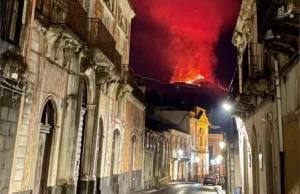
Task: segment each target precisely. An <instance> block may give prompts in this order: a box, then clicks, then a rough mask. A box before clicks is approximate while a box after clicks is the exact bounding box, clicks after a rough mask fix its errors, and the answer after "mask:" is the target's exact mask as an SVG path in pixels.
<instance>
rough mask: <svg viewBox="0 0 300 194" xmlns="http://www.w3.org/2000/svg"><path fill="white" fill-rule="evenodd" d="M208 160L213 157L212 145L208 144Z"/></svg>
mask: <svg viewBox="0 0 300 194" xmlns="http://www.w3.org/2000/svg"><path fill="white" fill-rule="evenodd" d="M208 152H209V161H210V160H212V159H213V158H214V146H208Z"/></svg>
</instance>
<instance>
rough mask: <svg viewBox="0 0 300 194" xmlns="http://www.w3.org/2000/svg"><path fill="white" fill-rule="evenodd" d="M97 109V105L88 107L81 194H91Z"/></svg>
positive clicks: (80, 186)
mask: <svg viewBox="0 0 300 194" xmlns="http://www.w3.org/2000/svg"><path fill="white" fill-rule="evenodd" d="M95 107H96V105H94V104H89V105H87V117H86V128H85V129H84V132H85V135H84V146H83V154H84V155H83V161H82V162H83V164H82V165H83V166H82V175H81V177H80V183H79V184H80V185H79V193H80V194H88V193H89V180H90V179H91V177H90V169H91V159H92V143H93V129H94V115H95ZM89 194H90V193H89ZM91 194H92V193H91Z"/></svg>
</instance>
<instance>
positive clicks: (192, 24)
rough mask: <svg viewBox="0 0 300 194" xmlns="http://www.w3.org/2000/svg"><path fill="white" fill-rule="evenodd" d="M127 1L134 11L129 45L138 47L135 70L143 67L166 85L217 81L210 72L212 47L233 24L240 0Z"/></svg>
mask: <svg viewBox="0 0 300 194" xmlns="http://www.w3.org/2000/svg"><path fill="white" fill-rule="evenodd" d="M132 2H133V5H134V7H135V9H136V12H137V16H136V19H135V21H134V24H137V25H136V26H135V25H133V31H134V36H132V45H133V47H135V48H139V50H138V49H136V50H138V51H136V52H138V55H139V56H140V59H139V61H140V63H141V64H140V65H141V66H142V67H137V70H138V71H139V69H140V70H141V71H143V70H144V71H145V69H148V70H149V71H147V73H151V74H152V75H154V77H156V78H157V79H162V80H166V79H168V81H169V82H171V83H174V82H185V83H189V84H193V83H195V82H199V81H201V80H206V81H208V82H210V83H213V84H216V83H219V82H220V81H219V80H217V79H216V77H215V73H214V70H215V68H216V66H217V64H218V59H217V57H216V55H215V47H216V45H217V43H218V40H219V37H220V34H221V33H222V32H226V31H228V30H229V29H232V28H233V27H234V25H235V23H236V19H235V18H236V16H237V14H238V11H239V6H240V0H209V1H202V0H188V1H183V0H151V1H148V0H132ZM143 60H144V61H146V62H145V63H143ZM143 64H148V65H143ZM140 65H139V66H140ZM149 66H150V67H149ZM166 76H169V78H167V77H166Z"/></svg>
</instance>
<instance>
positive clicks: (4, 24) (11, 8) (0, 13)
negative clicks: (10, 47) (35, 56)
mask: <svg viewBox="0 0 300 194" xmlns="http://www.w3.org/2000/svg"><path fill="white" fill-rule="evenodd" d="M23 6H24V1H23V0H1V1H0V36H1V38H2V39H4V40H6V41H8V42H10V43H13V44H15V45H18V44H19V40H20V34H21V25H22V13H23Z"/></svg>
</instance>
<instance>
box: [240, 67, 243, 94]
mask: <svg viewBox="0 0 300 194" xmlns="http://www.w3.org/2000/svg"><path fill="white" fill-rule="evenodd" d="M239 93H240V94H241V93H243V67H242V64H239Z"/></svg>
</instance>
